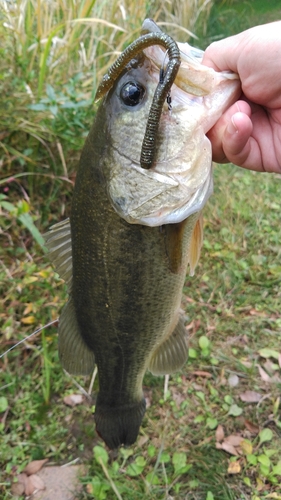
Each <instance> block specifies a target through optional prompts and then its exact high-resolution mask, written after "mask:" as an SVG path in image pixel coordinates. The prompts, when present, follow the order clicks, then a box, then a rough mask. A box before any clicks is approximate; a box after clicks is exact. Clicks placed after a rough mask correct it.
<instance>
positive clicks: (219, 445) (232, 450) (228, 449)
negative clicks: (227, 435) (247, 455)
mask: <svg viewBox="0 0 281 500" xmlns="http://www.w3.org/2000/svg"><path fill="white" fill-rule="evenodd" d="M216 448H217V449H218V450H224V451H226V452H227V453H229V454H230V455H234V456H237V455H239V453H238V451H237V450H236V448H235V446H233V445H232V444H229V443H225V442H223V443H216Z"/></svg>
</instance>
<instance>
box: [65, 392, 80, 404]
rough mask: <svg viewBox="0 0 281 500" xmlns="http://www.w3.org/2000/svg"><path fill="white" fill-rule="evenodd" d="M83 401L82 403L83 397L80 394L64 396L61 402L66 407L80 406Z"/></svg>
mask: <svg viewBox="0 0 281 500" xmlns="http://www.w3.org/2000/svg"><path fill="white" fill-rule="evenodd" d="M83 401H84V397H83V396H82V394H69V395H68V396H65V397H64V398H63V402H64V403H65V404H66V405H67V406H76V405H80V404H81V403H83Z"/></svg>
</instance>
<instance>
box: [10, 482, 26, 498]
mask: <svg viewBox="0 0 281 500" xmlns="http://www.w3.org/2000/svg"><path fill="white" fill-rule="evenodd" d="M24 490H25V485H24V484H23V483H20V482H18V483H13V484H12V486H11V493H12V495H13V496H15V497H20V496H21V495H23V494H24Z"/></svg>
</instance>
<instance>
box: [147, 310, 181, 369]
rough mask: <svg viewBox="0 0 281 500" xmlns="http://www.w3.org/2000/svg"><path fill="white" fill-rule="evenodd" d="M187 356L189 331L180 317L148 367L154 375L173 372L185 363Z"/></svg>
mask: <svg viewBox="0 0 281 500" xmlns="http://www.w3.org/2000/svg"><path fill="white" fill-rule="evenodd" d="M187 357H188V345H187V332H186V329H185V326H184V321H183V318H182V317H180V318H179V321H178V323H177V326H176V327H175V329H174V330H173V331H172V332H171V333H170V335H169V336H168V338H166V339H165V340H164V342H163V343H162V344H160V346H159V347H158V348H157V350H156V352H155V353H154V354H153V356H152V358H151V360H150V363H149V366H148V369H149V371H151V373H153V375H166V374H168V373H173V372H175V371H177V370H179V369H180V368H181V367H182V366H183V365H184V363H185V362H186V360H187Z"/></svg>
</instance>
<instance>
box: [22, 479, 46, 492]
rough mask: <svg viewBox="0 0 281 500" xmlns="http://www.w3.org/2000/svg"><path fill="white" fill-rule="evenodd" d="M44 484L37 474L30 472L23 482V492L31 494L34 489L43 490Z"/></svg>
mask: <svg viewBox="0 0 281 500" xmlns="http://www.w3.org/2000/svg"><path fill="white" fill-rule="evenodd" d="M44 489H45V484H44V481H42V479H41V477H39V476H37V474H32V475H31V476H28V477H27V480H26V484H25V494H26V495H27V496H29V495H32V494H33V493H34V492H35V491H36V490H44Z"/></svg>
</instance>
